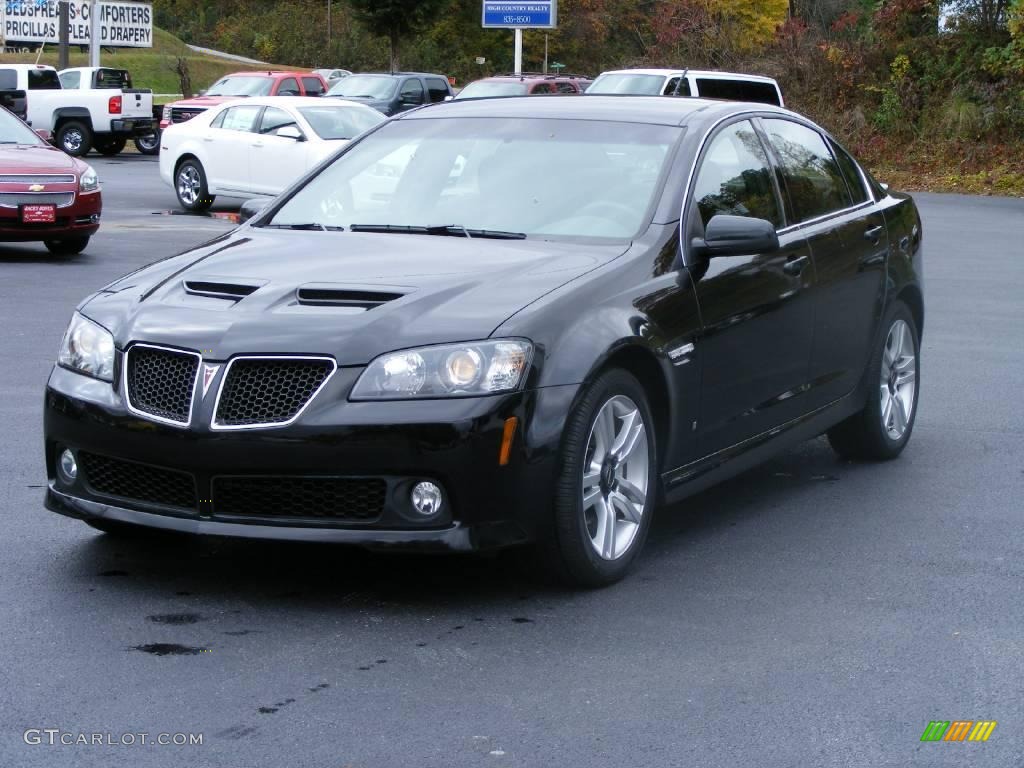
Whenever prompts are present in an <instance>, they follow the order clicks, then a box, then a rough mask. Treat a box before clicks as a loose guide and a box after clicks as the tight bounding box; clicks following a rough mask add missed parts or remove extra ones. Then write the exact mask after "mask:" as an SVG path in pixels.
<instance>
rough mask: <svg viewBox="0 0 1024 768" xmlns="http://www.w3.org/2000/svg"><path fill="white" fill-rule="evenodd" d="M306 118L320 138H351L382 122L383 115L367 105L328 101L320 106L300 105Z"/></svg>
mask: <svg viewBox="0 0 1024 768" xmlns="http://www.w3.org/2000/svg"><path fill="white" fill-rule="evenodd" d="M299 112H301V113H302V116H303V117H304V118H306V122H308V123H309V124H310V126H311V127H312V128H313V130H314V131H315V132H316V135H317V136H319V137H320V138H321V139H328V140H331V139H353V138H355V137H356V136H358V135H359V134H360V133H362V132H363V131H368V130H370V129H371V128H373V126H375V125H378V124H380V123H382V122H384V115H382V114H381V113H380V112H378V111H377V110H375V109H370V108H369V107H355V106H353V107H335V106H331V105H330V104H329V103H328V104H325V105H324V106H322V107H301V108H300V109H299Z"/></svg>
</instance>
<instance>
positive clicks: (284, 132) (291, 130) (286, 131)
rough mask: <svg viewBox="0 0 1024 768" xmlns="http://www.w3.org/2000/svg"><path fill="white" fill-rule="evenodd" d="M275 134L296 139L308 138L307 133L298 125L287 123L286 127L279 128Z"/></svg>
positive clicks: (303, 139)
mask: <svg viewBox="0 0 1024 768" xmlns="http://www.w3.org/2000/svg"><path fill="white" fill-rule="evenodd" d="M275 135H277V136H280V137H281V138H282V139H295V141H305V140H306V135H305V134H304V133H303V132H302V131H300V130H299V127H298V126H297V125H286V126H285V127H284V128H281V129H280V130H278V131H277V133H276V134H275Z"/></svg>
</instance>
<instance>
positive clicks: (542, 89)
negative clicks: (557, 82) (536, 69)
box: [530, 83, 555, 95]
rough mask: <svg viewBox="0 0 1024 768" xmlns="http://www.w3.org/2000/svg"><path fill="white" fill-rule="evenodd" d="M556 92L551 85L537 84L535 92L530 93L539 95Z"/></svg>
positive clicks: (534, 88) (534, 87)
mask: <svg viewBox="0 0 1024 768" xmlns="http://www.w3.org/2000/svg"><path fill="white" fill-rule="evenodd" d="M554 90H555V89H554V88H552V87H551V83H537V84H536V85H534V86H533V90H532V91H530V93H531V94H534V95H536V94H538V93H554Z"/></svg>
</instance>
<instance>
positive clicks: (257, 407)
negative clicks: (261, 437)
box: [214, 357, 336, 428]
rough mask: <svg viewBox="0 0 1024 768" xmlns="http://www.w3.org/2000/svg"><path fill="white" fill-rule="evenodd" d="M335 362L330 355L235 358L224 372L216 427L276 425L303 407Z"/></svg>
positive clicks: (288, 420)
mask: <svg viewBox="0 0 1024 768" xmlns="http://www.w3.org/2000/svg"><path fill="white" fill-rule="evenodd" d="M335 368H336V365H335V363H334V360H332V359H330V358H320V357H317V358H309V357H303V358H287V357H278V358H239V359H237V360H232V361H231V363H230V364H229V365H228V371H227V373H226V374H225V375H224V383H223V384H222V385H221V391H220V396H219V397H218V400H217V412H216V414H215V416H214V426H216V427H222V428H224V427H227V428H230V427H237V428H241V427H252V426H260V425H275V424H277V425H280V424H287V423H288V422H290V421H292V420H293V419H294V418H295V417H296V416H298V415H299V412H300V411H301V410H302V409H303V408H305V407H306V405H307V404H308V403H309V401H310V400H312V399H313V397H314V395H316V393H317V392H318V391H319V390H320V388H321V387H322V386H323V385H324V384H325V383H327V379H329V378H330V377H331V374H332V373H334V370H335Z"/></svg>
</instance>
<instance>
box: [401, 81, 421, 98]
mask: <svg viewBox="0 0 1024 768" xmlns="http://www.w3.org/2000/svg"><path fill="white" fill-rule="evenodd" d="M423 96H424V94H423V83H421V82H420V81H419V79H416V78H413V79H409V80H406V81H405V82H404V83H402V94H401V97H400V98H401V100H402V102H403V103H405V104H422V103H423Z"/></svg>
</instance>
